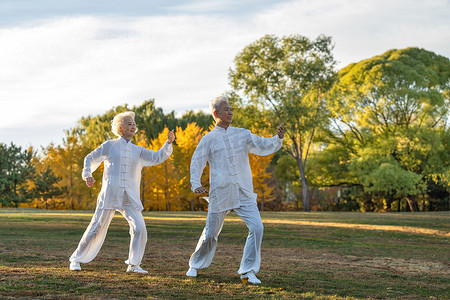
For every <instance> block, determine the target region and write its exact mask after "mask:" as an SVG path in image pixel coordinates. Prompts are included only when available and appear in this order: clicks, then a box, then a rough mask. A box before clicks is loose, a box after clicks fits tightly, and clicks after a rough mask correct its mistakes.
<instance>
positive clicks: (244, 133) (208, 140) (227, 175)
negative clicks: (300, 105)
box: [190, 126, 283, 213]
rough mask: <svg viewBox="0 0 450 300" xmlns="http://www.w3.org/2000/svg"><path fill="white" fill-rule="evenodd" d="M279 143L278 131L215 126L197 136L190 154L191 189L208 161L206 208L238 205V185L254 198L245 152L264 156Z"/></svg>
mask: <svg viewBox="0 0 450 300" xmlns="http://www.w3.org/2000/svg"><path fill="white" fill-rule="evenodd" d="M282 145H283V139H280V138H278V135H276V136H273V137H270V138H264V137H259V136H257V135H255V134H253V133H251V132H250V130H247V129H242V128H236V127H231V126H228V128H227V129H224V128H222V127H220V126H216V127H215V128H214V129H213V130H211V131H210V132H208V133H207V134H206V135H205V136H204V137H203V138H202V139H201V141H200V143H199V144H198V146H197V148H196V149H195V152H194V155H193V156H192V160H191V170H190V171H191V188H192V191H195V189H197V188H199V187H201V186H202V185H201V182H200V177H201V176H202V172H203V169H204V168H205V166H206V163H207V162H208V163H209V167H210V177H209V178H210V179H209V181H210V191H209V206H208V211H210V212H212V213H216V212H221V211H226V210H229V209H233V208H237V207H239V206H240V203H239V189H241V190H242V191H243V192H244V193H245V195H246V196H248V197H249V198H250V199H253V200H254V201H256V196H257V195H256V194H255V193H254V192H253V182H252V173H251V170H250V163H249V159H248V153H249V152H250V153H254V154H256V155H261V156H265V155H269V154H272V153H274V152H276V151H278V150H279V149H280V148H281V146H282Z"/></svg>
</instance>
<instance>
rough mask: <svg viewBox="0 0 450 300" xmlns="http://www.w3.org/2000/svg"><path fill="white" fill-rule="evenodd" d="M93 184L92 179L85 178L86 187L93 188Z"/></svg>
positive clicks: (93, 180)
mask: <svg viewBox="0 0 450 300" xmlns="http://www.w3.org/2000/svg"><path fill="white" fill-rule="evenodd" d="M94 182H95V179H94V177H87V178H86V185H87V186H88V187H91V186H93V185H94Z"/></svg>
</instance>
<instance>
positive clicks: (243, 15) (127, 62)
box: [0, 0, 450, 149]
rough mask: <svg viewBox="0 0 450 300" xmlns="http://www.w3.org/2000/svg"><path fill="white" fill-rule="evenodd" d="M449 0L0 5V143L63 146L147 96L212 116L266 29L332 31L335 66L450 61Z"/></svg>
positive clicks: (43, 0)
mask: <svg viewBox="0 0 450 300" xmlns="http://www.w3.org/2000/svg"><path fill="white" fill-rule="evenodd" d="M449 16H450V0H364V1H361V0H295V1H289V0H261V1H257V0H239V1H237V0H187V1H179V0H171V1H168V0H127V1H119V0H77V1H61V0H0V109H1V112H2V113H1V118H0V143H4V144H8V145H9V144H10V143H11V142H13V143H14V144H15V145H19V146H21V147H24V148H25V147H29V146H33V147H35V148H37V149H39V148H40V147H45V146H48V145H49V144H50V143H52V142H53V143H55V144H56V145H60V144H62V142H63V138H64V136H65V134H64V130H66V129H70V128H74V127H75V126H76V125H77V122H78V121H79V120H80V119H81V117H83V116H88V115H92V116H94V115H98V114H103V113H105V112H106V111H108V110H110V109H111V108H113V107H114V106H118V105H124V104H128V105H129V107H132V106H135V105H140V104H142V103H143V102H144V101H145V100H148V99H154V100H155V103H156V106H157V107H162V108H163V109H164V112H166V113H168V112H171V111H175V112H176V114H177V115H181V114H182V113H183V112H185V111H187V110H194V111H198V110H204V111H208V104H209V101H210V100H211V99H212V98H214V97H216V96H219V95H221V94H223V93H224V92H226V91H228V90H230V89H231V88H230V86H229V84H228V72H229V69H230V68H231V67H233V59H234V57H235V56H236V55H237V54H238V53H239V52H240V51H241V50H242V49H243V48H244V47H245V46H247V45H248V44H250V43H252V42H254V41H256V40H258V39H259V38H261V37H263V36H264V35H266V34H274V35H277V36H280V37H281V36H287V35H293V34H299V35H303V36H306V37H308V38H310V39H314V38H316V37H317V36H318V35H320V34H324V35H327V36H331V37H332V40H333V43H334V45H335V47H334V50H333V54H334V57H335V59H336V60H337V61H338V65H337V68H342V67H345V66H346V65H348V64H350V63H353V62H358V61H360V60H363V59H367V58H370V57H373V56H375V55H379V54H382V53H384V52H386V51H387V50H389V49H402V48H406V47H420V48H424V49H426V50H429V51H433V52H435V53H437V54H439V55H443V56H446V57H450V17H449Z"/></svg>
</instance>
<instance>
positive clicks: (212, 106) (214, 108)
mask: <svg viewBox="0 0 450 300" xmlns="http://www.w3.org/2000/svg"><path fill="white" fill-rule="evenodd" d="M223 102H226V103H228V98H227V97H225V96H220V97H216V98H214V99H212V100H211V102H209V108H210V109H211V114H212V115H213V117H214V112H215V111H218V110H219V109H220V104H222V103H223ZM215 118H216V117H214V119H215Z"/></svg>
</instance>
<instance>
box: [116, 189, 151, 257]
mask: <svg viewBox="0 0 450 300" xmlns="http://www.w3.org/2000/svg"><path fill="white" fill-rule="evenodd" d="M119 212H120V213H121V214H122V215H123V216H124V217H125V219H126V220H127V221H128V224H129V225H130V237H131V240H130V251H129V254H128V259H127V260H126V261H125V263H126V264H129V265H135V266H138V265H140V264H141V261H142V258H143V257H144V251H145V245H146V244H147V228H146V226H145V222H144V217H143V216H142V212H141V211H140V210H136V208H135V207H134V206H133V205H132V204H131V202H130V200H129V199H128V197H127V196H126V194H125V196H124V201H123V209H122V210H119Z"/></svg>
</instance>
